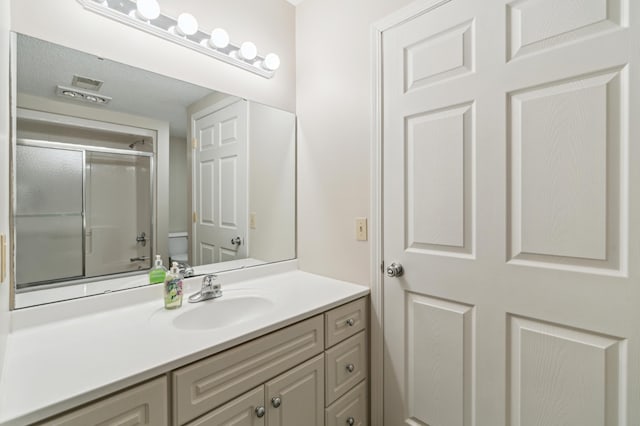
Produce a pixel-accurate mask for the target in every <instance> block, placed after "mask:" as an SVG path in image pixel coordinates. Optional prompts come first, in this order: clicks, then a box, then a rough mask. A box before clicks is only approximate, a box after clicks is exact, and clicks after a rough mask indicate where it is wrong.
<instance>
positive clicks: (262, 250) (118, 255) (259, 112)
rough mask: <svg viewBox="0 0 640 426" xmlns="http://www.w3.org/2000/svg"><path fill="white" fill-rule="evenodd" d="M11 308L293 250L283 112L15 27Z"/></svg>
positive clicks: (289, 125)
mask: <svg viewBox="0 0 640 426" xmlns="http://www.w3.org/2000/svg"><path fill="white" fill-rule="evenodd" d="M13 47H14V49H13V51H14V53H13V58H14V60H15V67H14V73H15V75H14V79H13V81H14V91H15V97H14V99H15V101H14V105H13V106H12V109H13V125H14V131H13V136H14V137H13V139H14V140H13V150H12V156H13V159H12V160H13V162H12V171H13V172H12V180H13V181H12V192H13V193H12V204H13V205H12V211H13V215H12V225H13V233H14V241H15V245H14V250H13V255H14V256H13V268H12V270H13V282H14V307H15V308H23V307H27V306H33V305H38V304H43V303H51V302H55V301H60V300H67V299H71V298H75V297H81V296H86V295H97V294H102V293H105V292H111V291H115V290H120V289H126V288H131V287H137V286H142V285H147V284H148V271H149V269H150V268H151V267H153V263H154V259H155V256H156V255H160V256H161V258H162V260H163V263H164V265H165V266H167V267H168V266H169V263H170V262H172V261H177V262H179V263H180V264H181V267H182V268H183V270H184V271H185V272H186V273H187V274H188V275H189V274H193V275H200V274H204V273H212V272H219V271H225V270H230V269H236V268H244V267H249V266H255V265H261V264H265V263H269V262H277V261H283V260H288V259H292V258H294V257H295V188H296V185H295V168H296V167H295V157H296V155H295V152H296V144H295V116H294V114H293V113H291V112H287V111H282V110H279V109H277V108H273V107H270V106H267V105H262V104H259V103H255V102H252V101H250V100H245V99H241V98H238V97H235V96H233V95H229V94H225V93H220V92H215V91H212V90H209V89H206V88H203V87H199V86H195V85H192V84H190V83H187V82H183V81H179V80H175V79H172V78H168V77H165V76H162V75H158V74H155V73H151V72H148V71H145V70H141V69H138V68H134V67H131V66H129V65H126V64H121V63H117V62H114V61H110V60H108V59H104V58H99V57H96V56H93V55H90V54H87V53H84V52H80V51H77V50H73V49H69V48H66V47H63V46H60V45H56V44H52V43H49V42H46V41H43V40H39V39H36V38H32V37H29V36H25V35H22V34H14V36H13Z"/></svg>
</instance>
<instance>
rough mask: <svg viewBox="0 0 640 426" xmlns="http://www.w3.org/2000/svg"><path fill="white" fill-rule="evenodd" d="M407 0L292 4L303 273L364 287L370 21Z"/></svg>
mask: <svg viewBox="0 0 640 426" xmlns="http://www.w3.org/2000/svg"><path fill="white" fill-rule="evenodd" d="M408 3H410V0H350V1H343V0H305V1H304V2H302V4H300V5H299V6H298V7H297V8H296V27H297V32H296V63H297V68H296V71H297V76H296V77H297V87H296V94H297V102H296V112H297V114H298V150H299V154H298V197H299V198H298V257H299V258H300V266H301V268H302V269H303V270H305V271H309V272H314V273H318V274H322V275H328V276H331V277H334V278H339V279H344V280H348V281H353V282H356V283H361V284H365V285H368V284H369V243H364V242H358V241H356V239H355V223H354V219H355V217H357V216H369V198H370V197H369V164H370V143H371V142H370V134H371V131H370V128H371V124H370V111H371V97H372V93H371V79H370V75H371V53H370V52H371V51H370V34H371V24H372V23H374V22H376V21H378V20H379V19H382V18H384V17H385V16H386V15H388V14H390V13H392V12H394V11H395V10H397V9H399V8H401V7H402V6H405V5H406V4H408Z"/></svg>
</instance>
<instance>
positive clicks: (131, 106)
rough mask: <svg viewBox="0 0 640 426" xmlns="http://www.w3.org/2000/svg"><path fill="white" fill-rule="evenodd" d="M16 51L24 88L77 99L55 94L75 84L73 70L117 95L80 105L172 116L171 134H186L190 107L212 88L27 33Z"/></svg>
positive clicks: (23, 90)
mask: <svg viewBox="0 0 640 426" xmlns="http://www.w3.org/2000/svg"><path fill="white" fill-rule="evenodd" d="M17 50H18V61H17V74H18V78H17V88H18V92H19V93H27V94H30V95H35V96H40V97H44V98H49V99H53V100H56V101H62V102H72V103H74V104H78V102H77V101H73V100H66V99H65V98H63V97H60V96H56V86H58V85H63V86H71V80H72V78H73V76H74V74H78V75H80V76H83V77H89V78H92V79H97V80H102V81H104V84H103V85H102V88H101V89H100V90H99V92H98V93H100V94H102V95H106V96H110V97H112V98H113V99H112V101H111V102H110V103H109V104H107V105H104V106H94V105H91V104H89V103H85V102H81V103H80V104H81V105H84V106H87V107H89V108H95V109H96V110H103V109H109V110H113V111H119V112H124V113H128V114H135V115H140V116H144V117H151V118H155V119H159V120H163V121H168V122H170V126H171V134H172V136H178V137H182V138H184V137H186V135H187V111H186V108H187V106H189V105H191V104H192V103H194V102H195V101H197V100H199V99H202V98H203V97H205V96H207V95H209V94H210V93H212V91H211V90H209V89H205V88H203V87H200V86H195V85H193V84H189V83H185V82H183V81H179V80H174V79H172V78H169V77H164V76H161V75H159V74H154V73H152V72H148V71H144V70H141V69H138V68H133V67H131V66H128V65H124V64H120V63H117V62H113V61H109V60H103V59H100V58H98V57H96V56H93V55H89V54H87V53H83V52H79V51H77V50H73V49H68V48H66V47H62V46H59V45H56V44H52V43H48V42H45V41H42V40H39V39H35V38H32V37H27V36H24V35H18V49H17Z"/></svg>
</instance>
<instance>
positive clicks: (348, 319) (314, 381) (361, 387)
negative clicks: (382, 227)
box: [40, 298, 368, 426]
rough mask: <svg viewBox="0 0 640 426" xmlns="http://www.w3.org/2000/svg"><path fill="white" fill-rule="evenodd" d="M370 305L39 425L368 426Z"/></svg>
mask: <svg viewBox="0 0 640 426" xmlns="http://www.w3.org/2000/svg"><path fill="white" fill-rule="evenodd" d="M366 300H367V299H366V298H361V299H358V300H355V301H353V302H350V303H347V304H345V305H342V306H339V307H337V308H334V309H332V310H329V311H327V312H325V313H321V314H319V315H316V316H314V317H311V318H308V319H306V320H303V321H300V322H298V323H296V324H293V325H290V326H287V327H284V328H282V329H280V330H277V331H274V332H272V333H270V334H267V335H264V336H262V337H258V338H255V339H253V340H250V341H248V342H246V343H243V344H240V345H237V346H234V347H232V348H230V349H227V350H225V351H223V352H220V353H217V354H214V355H211V356H209V357H206V358H204V359H200V360H198V361H195V362H193V363H191V364H188V365H185V366H183V367H180V368H177V369H175V370H173V371H170V372H168V373H167V374H166V375H164V376H162V377H159V378H157V379H154V380H150V381H148V382H145V383H143V384H140V385H138V386H135V387H132V388H130V389H127V390H124V391H121V392H119V393H117V394H114V395H111V396H108V397H105V398H103V399H101V400H98V401H95V402H92V403H90V404H87V405H86V406H84V407H81V408H77V409H75V410H73V411H70V412H68V413H65V414H62V415H60V416H57V417H54V418H53V419H49V420H47V421H45V422H43V423H40V424H41V425H56V426H89V425H100V426H111V425H113V426H116V425H118V426H121V425H125V424H126V425H136V426H137V425H140V426H142V425H150V426H167V425H172V426H231V425H233V426H322V425H331V426H334V425H335V426H337V425H347V426H348V425H354V424H355V425H361V426H365V425H367V424H368V420H367V410H368V408H367V407H368V387H367V375H368V344H367V338H366V336H367V323H368V310H367V304H366ZM169 394H171V398H169ZM169 400H171V402H170V403H169ZM169 412H170V413H171V414H168V413H169Z"/></svg>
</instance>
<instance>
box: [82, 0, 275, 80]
mask: <svg viewBox="0 0 640 426" xmlns="http://www.w3.org/2000/svg"><path fill="white" fill-rule="evenodd" d="M78 2H79V3H80V4H81V5H82V6H83V7H84V8H85V9H87V10H89V11H91V12H94V13H97V14H99V15H102V16H106V17H108V18H110V19H113V20H114V21H118V22H120V23H123V24H125V25H128V26H130V27H133V28H137V29H139V30H142V31H144V32H146V33H149V34H153V35H155V36H158V37H160V38H163V39H165V40H168V41H171V42H173V43H175V44H179V45H181V46H183V47H186V48H189V49H191V50H195V51H197V52H200V53H202V54H204V55H207V56H210V57H212V58H215V59H218V60H220V61H222V62H226V63H228V64H230V65H233V66H236V67H238V68H241V69H243V70H245V71H249V72H251V73H253V74H257V75H259V76H261V77H264V78H272V77H273V76H274V75H275V72H274V71H270V70H266V69H264V68H263V67H261V66H260V64H261V63H262V62H263V61H264V59H265V57H264V56H261V55H257V56H256V57H255V59H254V60H253V61H252V62H248V61H245V60H242V59H240V58H238V57H237V55H234V54H233V53H234V52H238V51H239V50H240V45H238V44H234V43H231V42H229V44H228V45H227V46H226V47H225V48H224V49H214V48H212V47H210V45H209V44H208V43H206V42H205V43H203V41H206V40H209V39H210V37H211V32H210V31H206V30H203V29H198V31H196V32H195V33H194V34H192V35H186V36H179V35H176V34H173V33H172V32H171V31H170V28H172V27H176V26H177V25H178V20H177V19H176V18H173V17H171V16H168V15H165V14H163V13H162V12H161V13H160V15H159V16H158V18H156V19H153V20H151V21H143V20H140V19H136V18H135V15H134V14H131V11H133V10H136V2H135V1H133V0H104V1H100V2H98V1H96V0H78ZM130 14H131V15H134V17H132V16H130Z"/></svg>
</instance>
